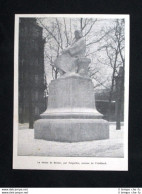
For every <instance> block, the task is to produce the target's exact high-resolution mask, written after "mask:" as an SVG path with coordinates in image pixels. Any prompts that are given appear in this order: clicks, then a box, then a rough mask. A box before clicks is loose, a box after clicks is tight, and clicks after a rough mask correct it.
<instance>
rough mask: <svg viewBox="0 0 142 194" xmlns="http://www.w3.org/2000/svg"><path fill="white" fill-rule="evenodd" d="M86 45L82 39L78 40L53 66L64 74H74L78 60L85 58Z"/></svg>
mask: <svg viewBox="0 0 142 194" xmlns="http://www.w3.org/2000/svg"><path fill="white" fill-rule="evenodd" d="M85 51H86V44H85V40H84V38H80V39H79V40H77V41H76V42H74V43H73V44H72V45H71V47H69V48H68V52H67V53H64V54H62V55H60V56H59V57H58V58H57V59H56V60H55V62H54V66H55V67H57V68H59V69H61V70H62V71H64V72H66V73H67V72H74V71H75V69H76V66H77V63H78V59H80V58H81V57H84V56H85Z"/></svg>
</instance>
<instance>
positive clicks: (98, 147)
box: [18, 123, 124, 158]
mask: <svg viewBox="0 0 142 194" xmlns="http://www.w3.org/2000/svg"><path fill="white" fill-rule="evenodd" d="M123 130H124V129H123V126H122V127H121V130H116V127H115V123H110V138H109V139H107V140H95V141H86V142H77V143H65V142H55V141H45V140H37V139H34V130H33V129H28V124H20V125H19V131H18V133H19V135H18V136H19V139H18V155H20V156H54V157H57V156H60V157H72V156H75V157H77V156H78V157H80V156H82V157H86V156H87V157H88V156H90V157H119V158H120V157H123V156H124V153H123V144H124V140H123Z"/></svg>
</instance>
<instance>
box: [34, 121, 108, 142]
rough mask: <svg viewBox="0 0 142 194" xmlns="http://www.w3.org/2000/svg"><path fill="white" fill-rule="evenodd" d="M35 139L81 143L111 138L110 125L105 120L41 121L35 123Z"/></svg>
mask: <svg viewBox="0 0 142 194" xmlns="http://www.w3.org/2000/svg"><path fill="white" fill-rule="evenodd" d="M34 130H35V133H34V135H35V139H43V140H48V141H60V142H80V141H90V140H101V139H108V138H109V124H108V122H107V121H105V120H103V119H40V120H38V121H36V122H35V125H34Z"/></svg>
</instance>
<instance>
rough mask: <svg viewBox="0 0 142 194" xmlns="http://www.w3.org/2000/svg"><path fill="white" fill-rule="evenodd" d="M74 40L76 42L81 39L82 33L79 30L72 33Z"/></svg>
mask: <svg viewBox="0 0 142 194" xmlns="http://www.w3.org/2000/svg"><path fill="white" fill-rule="evenodd" d="M74 35H75V38H76V39H77V40H78V39H80V38H81V37H82V32H81V31H80V30H76V31H75V32H74Z"/></svg>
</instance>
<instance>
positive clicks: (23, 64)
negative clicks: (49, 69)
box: [19, 18, 46, 128]
mask: <svg viewBox="0 0 142 194" xmlns="http://www.w3.org/2000/svg"><path fill="white" fill-rule="evenodd" d="M45 87H46V84H45V79H44V40H43V38H42V28H41V27H40V26H39V25H38V24H37V23H36V19H34V18H20V23H19V122H20V123H25V122H26V123H27V122H29V128H33V123H34V120H36V119H38V118H39V115H40V114H41V113H42V112H43V111H44V110H45V109H46V102H45V98H44V90H45Z"/></svg>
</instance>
